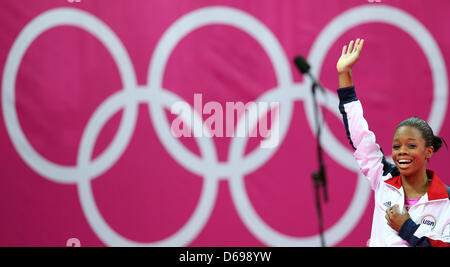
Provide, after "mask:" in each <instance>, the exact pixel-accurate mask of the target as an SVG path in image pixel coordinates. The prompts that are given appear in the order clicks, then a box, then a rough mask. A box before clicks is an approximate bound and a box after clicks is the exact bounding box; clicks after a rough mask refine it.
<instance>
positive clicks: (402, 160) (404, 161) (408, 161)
mask: <svg viewBox="0 0 450 267" xmlns="http://www.w3.org/2000/svg"><path fill="white" fill-rule="evenodd" d="M411 162H412V161H411V160H405V159H401V160H399V161H398V163H400V164H408V163H411Z"/></svg>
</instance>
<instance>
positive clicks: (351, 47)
mask: <svg viewBox="0 0 450 267" xmlns="http://www.w3.org/2000/svg"><path fill="white" fill-rule="evenodd" d="M353 44H354V41H353V40H351V41H350V43H349V44H348V50H347V54H350V53H351V52H352V50H353Z"/></svg>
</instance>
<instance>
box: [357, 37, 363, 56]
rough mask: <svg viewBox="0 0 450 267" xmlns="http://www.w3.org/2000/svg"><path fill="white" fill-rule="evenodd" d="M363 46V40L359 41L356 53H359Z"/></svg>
mask: <svg viewBox="0 0 450 267" xmlns="http://www.w3.org/2000/svg"><path fill="white" fill-rule="evenodd" d="M363 45H364V39H361V41H360V42H359V45H358V53H361V50H362V49H363Z"/></svg>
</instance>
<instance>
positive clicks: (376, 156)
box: [336, 39, 398, 190]
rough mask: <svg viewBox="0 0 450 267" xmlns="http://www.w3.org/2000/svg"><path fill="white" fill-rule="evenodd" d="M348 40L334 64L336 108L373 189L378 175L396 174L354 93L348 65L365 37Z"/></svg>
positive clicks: (375, 186) (352, 62)
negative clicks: (336, 88) (377, 141)
mask: <svg viewBox="0 0 450 267" xmlns="http://www.w3.org/2000/svg"><path fill="white" fill-rule="evenodd" d="M353 44H354V42H353V41H351V42H350V44H349V46H348V48H347V46H344V48H343V49H342V54H341V57H340V58H339V61H338V63H337V65H336V69H337V71H338V74H339V86H340V89H338V96H339V101H340V102H339V110H340V112H341V114H342V117H343V122H344V126H345V130H346V132H347V138H348V139H349V141H350V144H351V145H352V147H353V148H354V149H355V152H354V154H353V156H354V157H355V159H356V161H357V163H358V166H359V167H360V169H361V172H362V173H363V174H364V176H366V177H367V178H368V179H369V181H370V185H371V188H372V189H373V190H376V189H377V187H378V185H379V183H380V181H381V178H382V177H383V176H387V175H388V174H391V176H395V175H396V172H398V171H397V168H396V167H395V165H394V164H392V163H389V162H387V161H386V159H385V157H384V155H383V152H382V151H381V149H380V147H379V145H378V144H377V143H376V139H375V134H374V133H373V132H372V131H370V130H369V126H368V124H367V121H366V120H365V118H364V116H363V109H362V105H361V102H360V101H359V100H358V98H357V97H356V92H355V87H354V86H353V79H352V75H351V69H352V67H353V66H354V65H355V63H356V61H357V60H358V58H359V56H360V54H361V51H362V46H363V44H364V40H360V39H357V40H356V43H355V46H353Z"/></svg>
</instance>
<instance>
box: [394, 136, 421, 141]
mask: <svg viewBox="0 0 450 267" xmlns="http://www.w3.org/2000/svg"><path fill="white" fill-rule="evenodd" d="M408 140H414V141H415V140H417V139H416V138H411V137H410V138H408ZM394 141H398V138H395V139H394Z"/></svg>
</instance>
